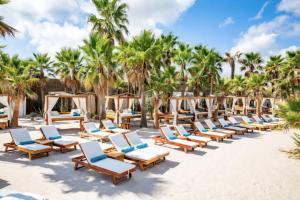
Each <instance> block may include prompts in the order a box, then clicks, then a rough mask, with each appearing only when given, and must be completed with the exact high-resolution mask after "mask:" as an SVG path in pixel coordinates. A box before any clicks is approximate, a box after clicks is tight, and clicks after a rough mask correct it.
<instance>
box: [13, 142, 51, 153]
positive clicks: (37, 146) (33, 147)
mask: <svg viewBox="0 0 300 200" xmlns="http://www.w3.org/2000/svg"><path fill="white" fill-rule="evenodd" d="M18 147H21V148H23V149H29V150H32V151H38V150H43V149H49V146H46V145H42V144H36V143H35V144H27V145H18Z"/></svg>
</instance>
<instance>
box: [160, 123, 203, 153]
mask: <svg viewBox="0 0 300 200" xmlns="http://www.w3.org/2000/svg"><path fill="white" fill-rule="evenodd" d="M160 131H161V134H162V136H163V137H162V138H161V140H155V143H157V142H158V141H159V142H161V143H163V144H170V145H174V146H177V147H180V148H182V149H183V150H184V152H185V153H187V151H188V150H191V151H194V149H195V148H196V147H198V146H199V144H198V143H196V142H191V141H187V140H182V139H178V138H177V137H176V136H175V135H174V134H173V131H172V130H171V129H170V127H168V126H164V127H160Z"/></svg>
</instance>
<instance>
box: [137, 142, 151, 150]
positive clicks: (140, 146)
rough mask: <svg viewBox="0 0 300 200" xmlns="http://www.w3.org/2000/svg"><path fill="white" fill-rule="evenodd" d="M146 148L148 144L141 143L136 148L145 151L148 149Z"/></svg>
mask: <svg viewBox="0 0 300 200" xmlns="http://www.w3.org/2000/svg"><path fill="white" fill-rule="evenodd" d="M146 147H148V144H147V143H141V144H138V145H136V148H138V149H143V148H146Z"/></svg>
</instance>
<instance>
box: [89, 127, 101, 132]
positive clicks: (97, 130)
mask: <svg viewBox="0 0 300 200" xmlns="http://www.w3.org/2000/svg"><path fill="white" fill-rule="evenodd" d="M99 131H100V130H99V129H97V128H96V129H93V130H91V133H96V132H99Z"/></svg>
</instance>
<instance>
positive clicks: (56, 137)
mask: <svg viewBox="0 0 300 200" xmlns="http://www.w3.org/2000/svg"><path fill="white" fill-rule="evenodd" d="M57 139H61V136H60V135H58V136H52V137H49V140H57Z"/></svg>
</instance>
